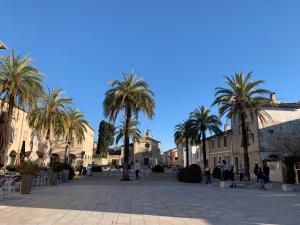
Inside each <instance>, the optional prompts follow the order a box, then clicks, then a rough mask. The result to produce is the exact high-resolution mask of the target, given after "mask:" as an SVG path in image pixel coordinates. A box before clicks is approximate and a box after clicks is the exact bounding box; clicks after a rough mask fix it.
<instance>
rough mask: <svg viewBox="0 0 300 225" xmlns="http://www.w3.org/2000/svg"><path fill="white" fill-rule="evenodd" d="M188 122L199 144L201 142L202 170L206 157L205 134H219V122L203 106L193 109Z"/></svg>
mask: <svg viewBox="0 0 300 225" xmlns="http://www.w3.org/2000/svg"><path fill="white" fill-rule="evenodd" d="M190 120H191V122H192V129H194V130H195V131H194V132H195V133H196V134H197V136H198V138H199V140H198V141H199V143H201V141H202V151H203V166H204V167H203V168H205V165H206V163H207V157H206V145H205V144H206V132H207V131H209V132H210V133H214V134H219V133H221V130H220V126H221V121H220V120H219V118H218V117H217V116H216V115H212V114H211V111H210V110H209V109H207V108H205V107H204V106H200V107H199V108H198V109H195V111H194V112H192V113H191V114H190Z"/></svg>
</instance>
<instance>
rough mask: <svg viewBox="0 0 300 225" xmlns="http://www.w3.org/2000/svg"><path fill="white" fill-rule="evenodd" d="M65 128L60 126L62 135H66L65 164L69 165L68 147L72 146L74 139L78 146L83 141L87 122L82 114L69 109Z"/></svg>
mask: <svg viewBox="0 0 300 225" xmlns="http://www.w3.org/2000/svg"><path fill="white" fill-rule="evenodd" d="M65 125H66V126H65V127H64V124H62V128H61V129H62V130H64V131H62V133H66V141H67V145H66V150H65V159H64V162H65V163H69V153H70V146H72V145H73V144H74V141H75V138H76V140H77V141H78V143H79V144H81V143H82V141H84V140H85V132H86V131H87V126H88V122H87V121H86V120H85V119H84V114H83V113H82V112H80V111H79V110H76V109H73V108H71V109H69V110H68V111H67V121H66V124H65Z"/></svg>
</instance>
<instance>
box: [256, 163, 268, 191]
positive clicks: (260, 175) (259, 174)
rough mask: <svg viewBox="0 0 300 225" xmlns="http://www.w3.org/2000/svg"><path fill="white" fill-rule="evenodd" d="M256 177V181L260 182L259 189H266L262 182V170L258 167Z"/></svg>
mask: <svg viewBox="0 0 300 225" xmlns="http://www.w3.org/2000/svg"><path fill="white" fill-rule="evenodd" d="M257 179H258V182H259V183H260V190H266V188H265V182H264V172H263V171H262V169H261V168H260V167H258V173H257Z"/></svg>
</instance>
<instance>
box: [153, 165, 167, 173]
mask: <svg viewBox="0 0 300 225" xmlns="http://www.w3.org/2000/svg"><path fill="white" fill-rule="evenodd" d="M152 172H153V173H164V172H165V170H164V168H163V167H162V166H161V165H156V166H154V167H153V168H152Z"/></svg>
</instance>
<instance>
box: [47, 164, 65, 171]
mask: <svg viewBox="0 0 300 225" xmlns="http://www.w3.org/2000/svg"><path fill="white" fill-rule="evenodd" d="M50 169H51V171H53V172H55V173H59V172H61V171H63V169H64V164H63V163H61V162H55V163H53V164H52V165H51V167H50Z"/></svg>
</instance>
